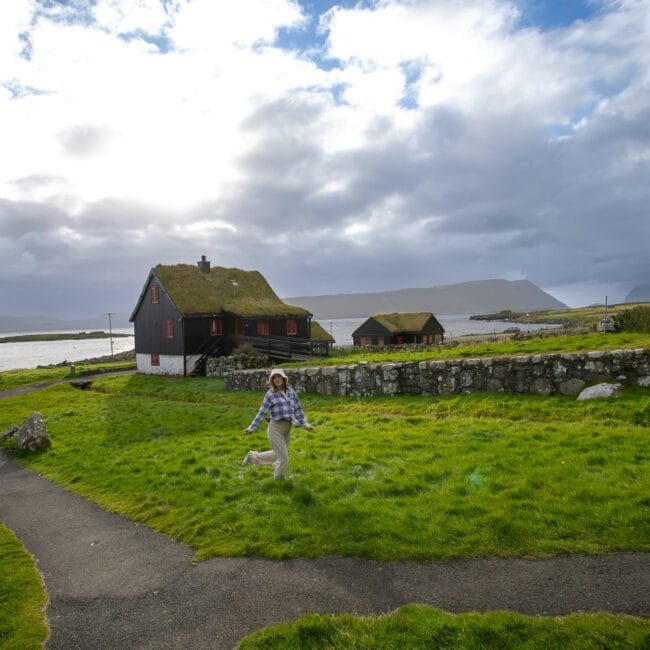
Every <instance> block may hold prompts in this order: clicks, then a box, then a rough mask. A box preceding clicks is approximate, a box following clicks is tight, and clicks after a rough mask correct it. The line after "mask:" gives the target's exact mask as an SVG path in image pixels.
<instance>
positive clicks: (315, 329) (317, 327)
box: [311, 320, 334, 343]
mask: <svg viewBox="0 0 650 650" xmlns="http://www.w3.org/2000/svg"><path fill="white" fill-rule="evenodd" d="M311 340H312V341H327V342H328V343H334V337H333V336H332V335H331V334H330V333H329V332H328V331H327V330H326V329H325V328H324V327H323V326H322V325H321V324H320V323H319V322H318V321H315V320H312V322H311Z"/></svg>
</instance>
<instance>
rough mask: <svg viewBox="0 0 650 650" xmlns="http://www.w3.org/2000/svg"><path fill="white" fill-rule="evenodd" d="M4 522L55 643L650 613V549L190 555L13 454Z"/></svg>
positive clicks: (147, 642)
mask: <svg viewBox="0 0 650 650" xmlns="http://www.w3.org/2000/svg"><path fill="white" fill-rule="evenodd" d="M0 520H1V521H2V522H3V523H4V525H5V526H7V527H8V528H10V529H12V530H13V531H14V533H15V534H16V535H17V537H18V538H19V539H20V540H21V541H22V543H23V544H24V546H25V547H26V548H27V550H28V551H29V552H30V553H31V554H32V555H33V556H34V557H35V559H36V563H37V567H38V569H39V571H40V572H41V574H42V575H43V578H44V581H45V586H46V589H47V593H48V596H49V603H48V606H47V610H46V614H47V619H48V624H49V626H50V637H49V639H48V641H47V643H46V647H47V648H49V649H54V648H57V649H58V648H65V649H66V650H70V649H72V648H83V649H84V650H93V649H95V648H102V649H104V648H120V649H121V650H124V649H128V648H147V649H148V648H151V649H153V648H156V649H157V650H158V649H163V648H174V649H177V648H193V649H203V648H205V649H215V648H216V649H219V650H221V649H225V648H232V647H233V645H234V644H235V643H236V642H237V641H238V640H239V639H241V638H242V637H243V636H245V635H246V634H248V633H249V632H251V631H252V630H255V629H257V628H260V627H263V626H266V625H270V624H272V623H277V622H280V621H286V620H290V619H294V618H297V617H298V616H300V615H302V614H304V613H306V612H321V613H339V612H354V613H358V614H375V613H381V612H388V611H391V610H394V609H396V608H398V607H400V606H401V605H404V604H406V603H412V602H417V603H425V604H428V605H431V606H433V607H437V608H440V609H444V610H447V611H449V612H463V611H468V610H476V611H488V610H494V609H508V610H513V611H517V612H521V613H523V614H545V615H552V616H556V615H563V614H568V613H571V612H577V611H583V612H594V611H607V612H615V613H627V614H633V615H637V616H648V615H650V553H616V554H610V555H601V556H595V557H592V556H582V555H569V556H562V557H555V558H550V559H544V560H531V559H522V558H500V559H497V558H485V559H471V560H457V561H444V562H443V561H441V562H436V561H434V562H382V563H380V562H373V561H369V560H361V559H354V558H327V559H322V560H306V559H301V560H287V561H271V560H265V559H259V558H213V559H211V560H207V561H205V562H202V563H200V564H193V563H192V556H193V551H192V549H191V548H189V547H188V546H186V545H184V544H180V543H178V542H175V541H173V540H172V539H170V538H169V537H166V536H165V535H162V534H160V533H156V532H154V531H152V530H150V529H148V528H146V527H144V526H142V525H139V524H136V523H133V522H131V521H128V520H127V519H124V518H123V517H120V516H118V515H116V514H114V513H111V512H108V511H105V510H102V509H101V508H100V507H98V506H97V505H95V504H93V503H91V502H89V501H86V500H85V499H83V498H81V497H78V496H76V495H74V494H72V493H70V492H67V491H66V490H64V489H63V488H61V487H59V486H57V485H55V484H54V483H52V482H51V481H48V480H46V479H44V478H43V477H42V476H40V475H39V474H37V473H35V472H33V471H31V470H28V469H25V468H24V467H22V466H20V465H18V464H17V463H16V462H15V461H14V460H13V459H11V458H10V457H9V456H8V455H7V454H6V453H5V452H4V451H2V450H0Z"/></svg>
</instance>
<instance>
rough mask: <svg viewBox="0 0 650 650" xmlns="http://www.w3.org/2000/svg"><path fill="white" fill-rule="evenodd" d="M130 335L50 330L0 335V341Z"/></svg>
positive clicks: (18, 341)
mask: <svg viewBox="0 0 650 650" xmlns="http://www.w3.org/2000/svg"><path fill="white" fill-rule="evenodd" d="M129 336H132V334H122V333H120V332H112V333H111V332H104V331H93V332H77V333H70V332H67V333H62V332H52V333H51V334H46V333H41V334H18V335H13V336H0V343H32V342H34V341H85V340H88V339H110V338H114V339H118V338H126V337H129Z"/></svg>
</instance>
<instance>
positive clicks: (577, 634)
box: [237, 605, 650, 650]
mask: <svg viewBox="0 0 650 650" xmlns="http://www.w3.org/2000/svg"><path fill="white" fill-rule="evenodd" d="M648 643H650V621H649V620H646V619H639V618H633V617H630V616H613V615H608V614H575V615H572V616H565V617H562V618H550V617H531V616H523V615H521V614H514V613H510V612H489V613H487V614H477V613H466V614H457V615H455V614H448V613H446V612H442V611H440V610H436V609H432V608H430V607H426V606H424V605H408V606H405V607H401V608H400V609H399V610H397V611H396V612H393V613H391V614H387V615H384V616H371V617H357V616H351V615H348V614H342V615H337V616H323V615H319V614H309V615H307V616H303V617H301V618H300V619H298V620H297V621H295V622H293V623H284V624H280V625H274V626H271V627H269V628H266V629H264V630H260V631H257V632H254V633H253V634H251V635H249V636H248V637H246V638H245V639H243V640H242V641H241V642H240V644H239V645H238V646H237V649H238V650H254V649H255V650H259V649H260V648H264V649H265V650H303V649H304V648H310V650H349V649H350V648H356V649H358V650H361V649H370V648H374V649H377V650H378V649H379V648H403V649H405V650H406V649H408V650H415V649H421V650H425V649H430V648H437V649H440V650H442V649H445V648H447V649H450V650H451V649H453V650H481V649H486V648H508V650H512V649H515V648H528V649H531V650H532V649H533V648H554V649H562V648H565V649H568V648H575V649H578V648H580V650H589V649H593V650H596V649H598V648H608V649H609V650H615V649H621V650H622V649H623V648H625V649H627V650H629V649H631V648H639V649H640V648H647V647H648Z"/></svg>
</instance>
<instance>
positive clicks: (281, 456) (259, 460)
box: [251, 420, 291, 478]
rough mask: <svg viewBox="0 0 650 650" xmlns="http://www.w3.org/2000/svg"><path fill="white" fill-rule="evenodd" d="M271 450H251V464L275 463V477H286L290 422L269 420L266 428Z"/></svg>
mask: <svg viewBox="0 0 650 650" xmlns="http://www.w3.org/2000/svg"><path fill="white" fill-rule="evenodd" d="M266 435H267V436H268V438H269V442H270V443H271V447H272V451H251V460H252V461H253V465H275V467H274V471H273V475H274V476H275V478H286V476H287V468H288V467H289V444H290V443H291V422H289V420H271V422H269V427H268V429H267V430H266Z"/></svg>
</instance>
